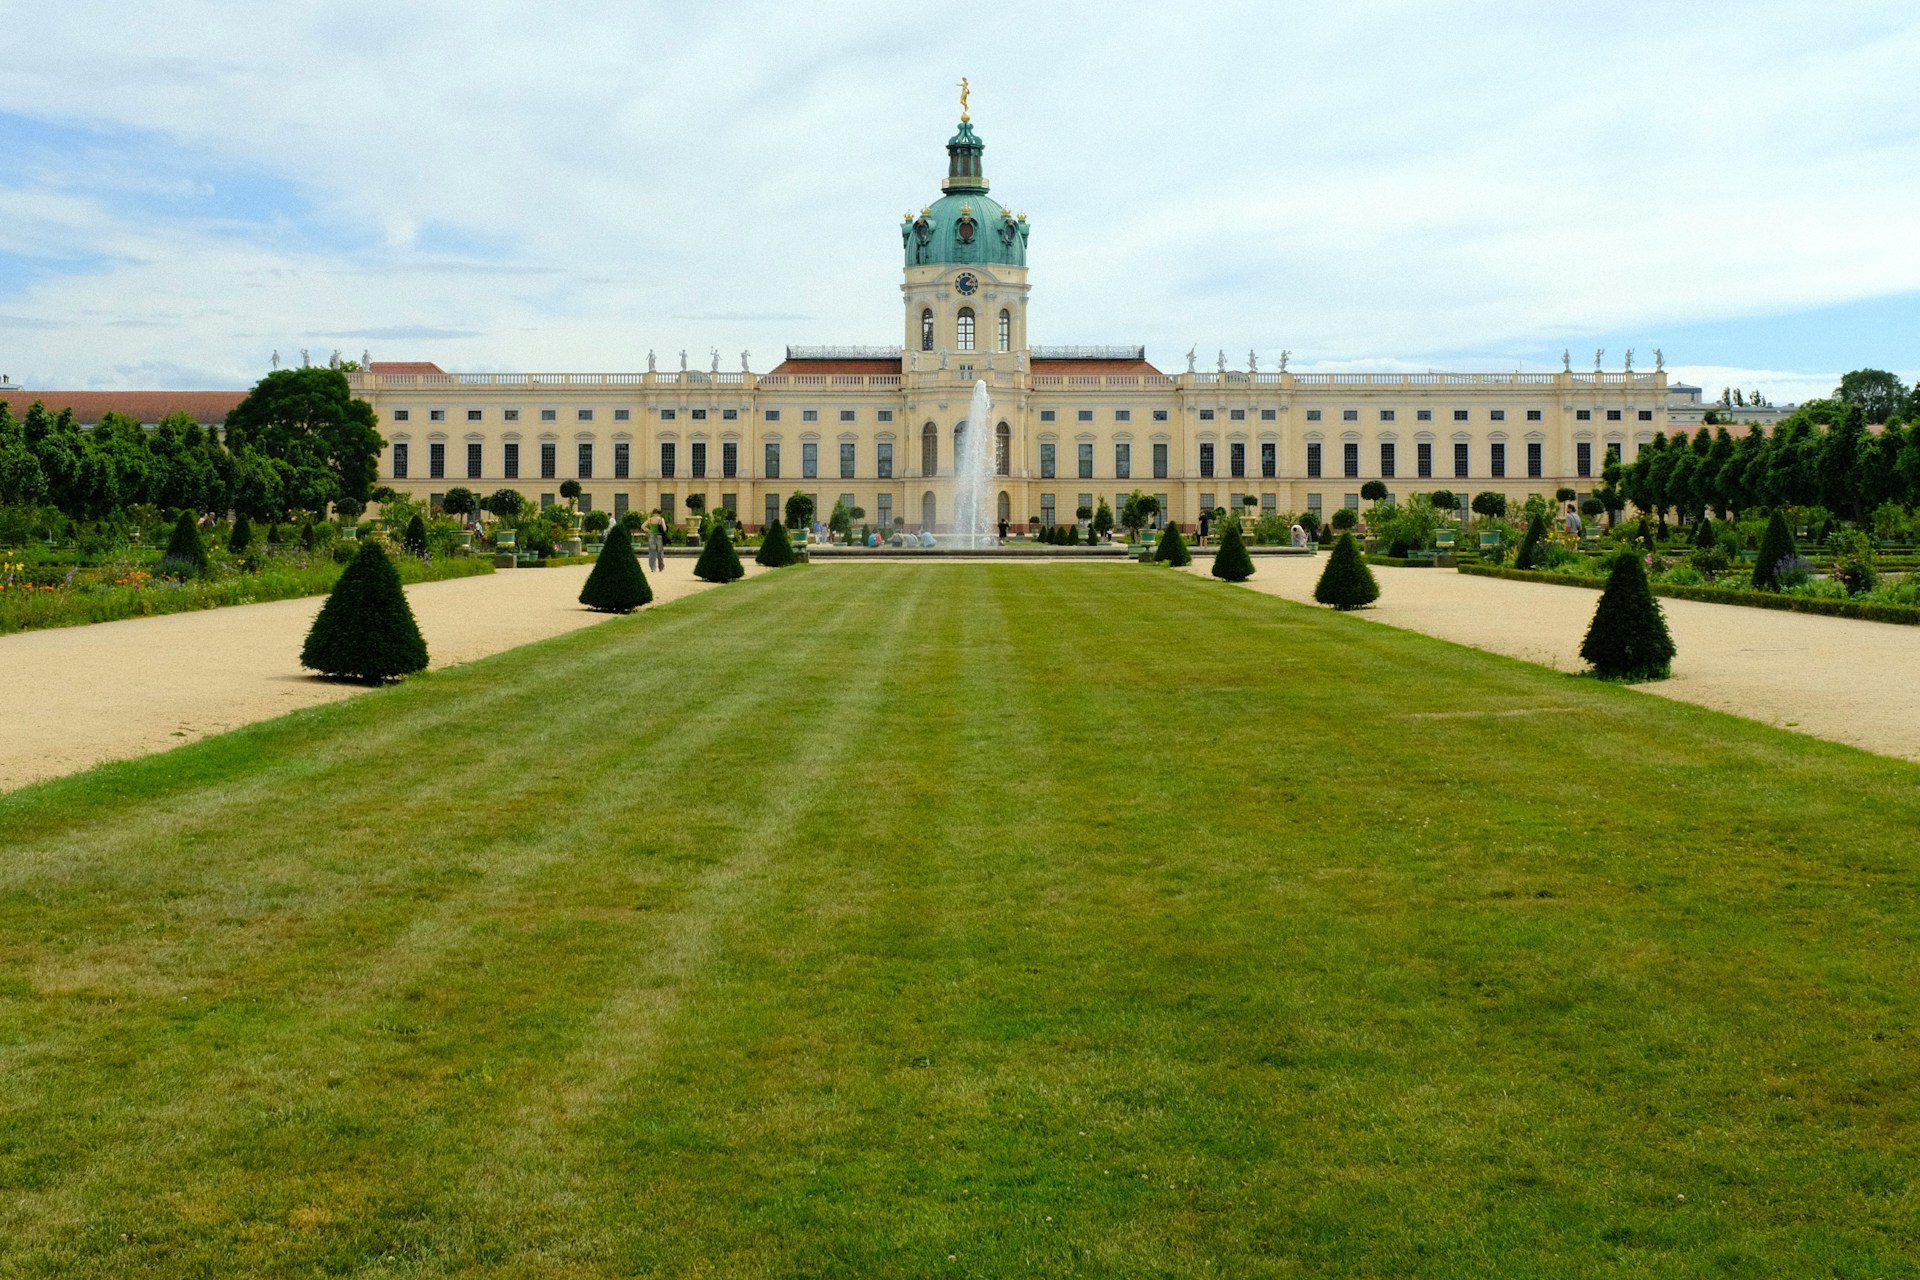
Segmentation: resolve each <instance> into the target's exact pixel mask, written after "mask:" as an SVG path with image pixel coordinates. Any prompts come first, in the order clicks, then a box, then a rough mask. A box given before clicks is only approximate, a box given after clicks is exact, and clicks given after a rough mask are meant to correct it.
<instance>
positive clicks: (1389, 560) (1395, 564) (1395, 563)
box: [1361, 555, 1433, 569]
mask: <svg viewBox="0 0 1920 1280" xmlns="http://www.w3.org/2000/svg"><path fill="white" fill-rule="evenodd" d="M1361 559H1362V560H1365V561H1366V562H1367V563H1368V564H1383V565H1386V566H1387V567H1388V568H1389V569H1431V568H1433V561H1432V560H1431V559H1427V560H1407V559H1402V558H1401V557H1399V556H1371V555H1370V556H1362V557H1361Z"/></svg>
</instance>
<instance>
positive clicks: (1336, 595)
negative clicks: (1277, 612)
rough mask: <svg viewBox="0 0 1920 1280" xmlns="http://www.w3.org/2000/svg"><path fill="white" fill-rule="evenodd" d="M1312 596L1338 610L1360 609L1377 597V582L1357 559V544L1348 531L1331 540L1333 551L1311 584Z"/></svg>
mask: <svg viewBox="0 0 1920 1280" xmlns="http://www.w3.org/2000/svg"><path fill="white" fill-rule="evenodd" d="M1313 598H1314V599H1315V600H1318V601H1319V602H1320V603H1321V604H1330V605H1332V606H1333V607H1334V608H1336V609H1342V610H1344V609H1363V608H1365V607H1366V606H1367V605H1370V604H1372V603H1373V602H1374V601H1375V600H1378V599H1379V598H1380V584H1379V583H1377V582H1375V581H1374V580H1373V571H1372V570H1371V569H1369V568H1367V566H1366V562H1365V561H1363V560H1361V559H1360V547H1359V545H1358V544H1356V543H1355V542H1354V540H1353V535H1352V534H1350V533H1343V534H1341V535H1340V541H1338V542H1336V543H1334V544H1333V555H1332V556H1330V557H1328V559H1327V567H1326V570H1325V571H1324V572H1322V573H1321V575H1320V581H1319V582H1318V583H1317V584H1316V585H1315V586H1314V588H1313Z"/></svg>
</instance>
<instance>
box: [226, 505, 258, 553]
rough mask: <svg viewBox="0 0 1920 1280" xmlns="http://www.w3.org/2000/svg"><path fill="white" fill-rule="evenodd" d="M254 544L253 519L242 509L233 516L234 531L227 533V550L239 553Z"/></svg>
mask: <svg viewBox="0 0 1920 1280" xmlns="http://www.w3.org/2000/svg"><path fill="white" fill-rule="evenodd" d="M252 545H253V521H251V520H249V519H247V513H246V512H244V511H242V512H241V513H240V514H239V515H237V516H235V517H234V518H233V532H232V533H231V534H229V535H227V550H229V551H231V552H233V554H235V555H239V554H240V553H241V552H242V551H245V550H246V549H247V548H248V547H250V546H252Z"/></svg>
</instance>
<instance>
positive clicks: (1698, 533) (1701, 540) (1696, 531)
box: [1693, 516, 1718, 551]
mask: <svg viewBox="0 0 1920 1280" xmlns="http://www.w3.org/2000/svg"><path fill="white" fill-rule="evenodd" d="M1717 542H1718V538H1717V537H1716V536H1715V534H1714V531H1713V520H1712V519H1711V518H1710V517H1708V516H1701V517H1700V519H1699V520H1697V521H1696V522H1695V523H1694V526H1693V545H1694V546H1696V547H1699V548H1700V549H1701V550H1703V551H1704V550H1706V549H1707V548H1708V547H1711V546H1714V545H1715V544H1716V543H1717Z"/></svg>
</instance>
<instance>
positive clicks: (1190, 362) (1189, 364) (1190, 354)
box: [1187, 347, 1200, 373]
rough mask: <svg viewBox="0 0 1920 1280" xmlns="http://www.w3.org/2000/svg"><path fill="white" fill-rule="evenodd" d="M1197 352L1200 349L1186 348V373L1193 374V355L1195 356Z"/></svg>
mask: <svg viewBox="0 0 1920 1280" xmlns="http://www.w3.org/2000/svg"><path fill="white" fill-rule="evenodd" d="M1199 350H1200V348H1198V347H1188V348H1187V372H1188V373H1192V372H1193V358H1194V355H1195V354H1196V353H1197V352H1198V351H1199Z"/></svg>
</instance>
